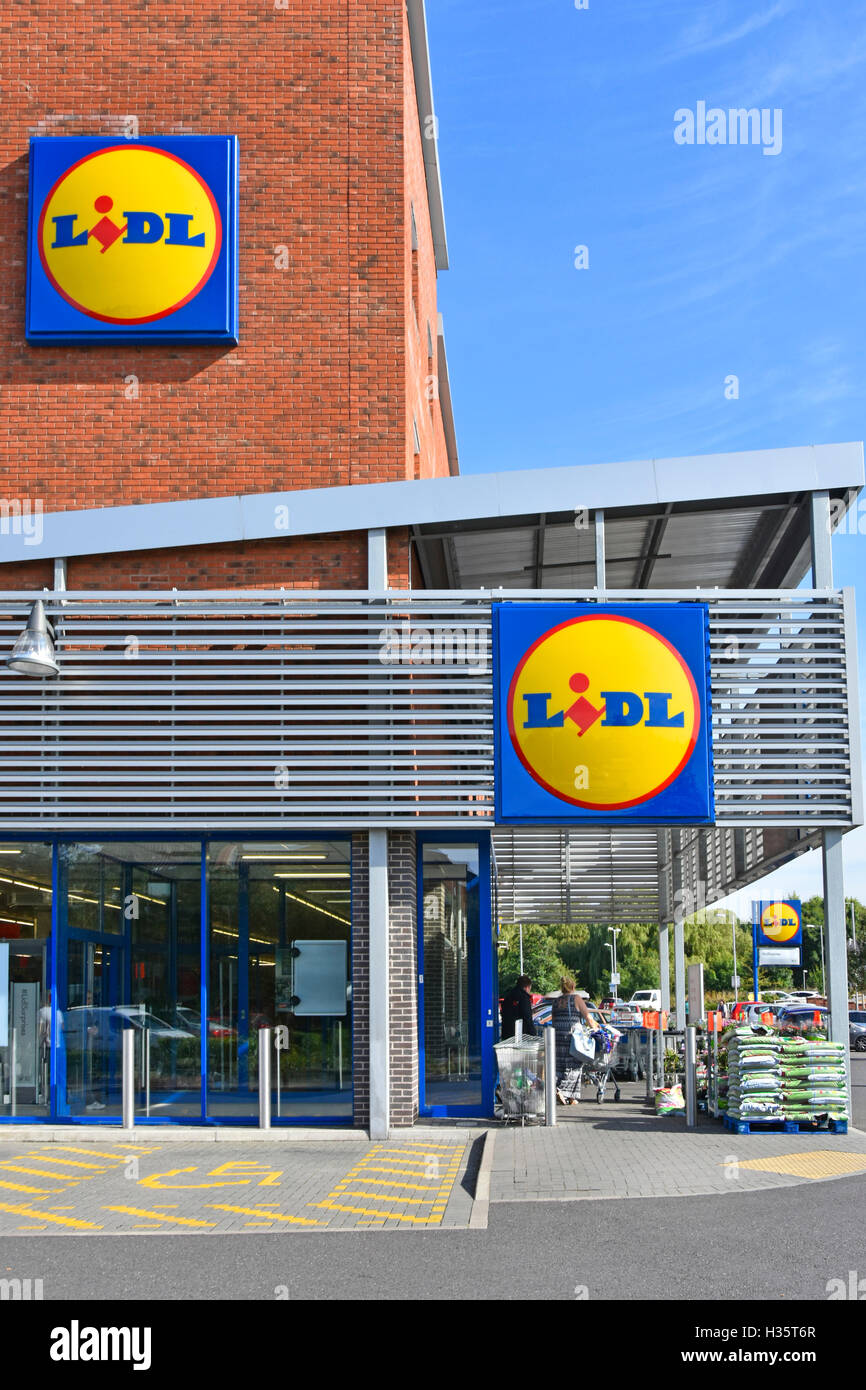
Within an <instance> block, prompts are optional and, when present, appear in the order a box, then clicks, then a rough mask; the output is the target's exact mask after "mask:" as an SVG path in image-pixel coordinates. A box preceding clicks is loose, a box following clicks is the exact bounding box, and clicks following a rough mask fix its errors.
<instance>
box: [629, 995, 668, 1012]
mask: <svg viewBox="0 0 866 1390" xmlns="http://www.w3.org/2000/svg"><path fill="white" fill-rule="evenodd" d="M628 1002H629V1004H630V1005H632V1006H633V1007H634V1008H636V1009H640V1010H641V1012H642V1013H657V1012H658V1010H659V1009H660V1008H661V1006H662V992H661V990H660V989H636V990H635V992H634V994H633V995H632V997H631V999H629V1001H628Z"/></svg>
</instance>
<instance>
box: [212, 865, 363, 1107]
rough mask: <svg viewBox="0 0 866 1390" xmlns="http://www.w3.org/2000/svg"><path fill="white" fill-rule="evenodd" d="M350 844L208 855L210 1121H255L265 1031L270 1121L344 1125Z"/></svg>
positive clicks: (348, 1065)
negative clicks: (268, 1033) (271, 1040)
mask: <svg viewBox="0 0 866 1390" xmlns="http://www.w3.org/2000/svg"><path fill="white" fill-rule="evenodd" d="M349 859H350V846H349V843H348V841H343V840H339V841H338V840H333V841H332V840H327V841H324V840H323V841H311V842H297V841H288V842H286V843H280V842H261V841H259V842H257V841H249V842H219V843H218V842H213V843H212V844H210V845H209V846H208V916H209V933H208V954H209V969H208V998H209V1005H208V1009H209V1019H208V1048H207V1052H208V1098H207V1115H208V1118H209V1119H211V1120H221V1119H222V1120H226V1119H228V1120H231V1119H236V1120H244V1121H245V1122H246V1123H250V1122H251V1121H253V1120H254V1118H255V1117H256V1116H257V1114H258V1103H259V1097H258V1049H259V1034H260V1029H262V1028H279V1029H280V1032H279V1035H278V1040H279V1042H280V1043H281V1044H282V1045H281V1046H280V1047H279V1048H277V1047H275V1048H274V1052H273V1056H272V1059H271V1076H272V1080H273V1119H274V1122H275V1123H279V1122H286V1121H291V1120H301V1119H303V1120H304V1121H306V1120H312V1121H315V1120H317V1119H321V1120H331V1121H334V1120H345V1121H349V1120H351V1118H352V1105H353V1091H352V1024H351V991H350V988H349V978H350V974H349V972H350V969H351V965H350V962H351V950H350V940H351V886H350V885H351V868H350V862H349Z"/></svg>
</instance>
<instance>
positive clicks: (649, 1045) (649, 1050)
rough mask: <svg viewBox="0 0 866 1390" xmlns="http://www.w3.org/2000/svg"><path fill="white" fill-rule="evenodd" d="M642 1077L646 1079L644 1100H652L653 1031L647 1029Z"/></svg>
mask: <svg viewBox="0 0 866 1390" xmlns="http://www.w3.org/2000/svg"><path fill="white" fill-rule="evenodd" d="M644 1077H645V1079H646V1098H647V1100H652V1098H653V1031H652V1029H651V1028H648V1029H647V1035H646V1069H645V1071H644Z"/></svg>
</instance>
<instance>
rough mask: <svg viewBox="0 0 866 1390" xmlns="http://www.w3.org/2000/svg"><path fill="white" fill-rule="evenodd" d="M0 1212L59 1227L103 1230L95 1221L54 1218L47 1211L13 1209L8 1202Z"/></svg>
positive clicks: (2, 1203)
mask: <svg viewBox="0 0 866 1390" xmlns="http://www.w3.org/2000/svg"><path fill="white" fill-rule="evenodd" d="M0 1211H8V1212H11V1213H12V1215H13V1216H34V1217H35V1218H36V1220H37V1221H56V1222H57V1224H58V1226H75V1227H77V1228H78V1230H88V1231H101V1230H102V1227H101V1226H97V1225H96V1223H95V1222H93V1221H80V1220H79V1219H78V1218H77V1217H75V1216H52V1215H51V1214H50V1212H47V1211H31V1210H30V1208H29V1207H24V1206H20V1207H19V1206H14V1207H13V1206H10V1205H8V1204H7V1203H6V1202H0Z"/></svg>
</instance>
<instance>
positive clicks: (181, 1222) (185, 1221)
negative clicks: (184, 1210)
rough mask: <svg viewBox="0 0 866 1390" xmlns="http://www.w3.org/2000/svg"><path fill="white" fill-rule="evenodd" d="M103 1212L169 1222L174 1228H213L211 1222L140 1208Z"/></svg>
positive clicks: (117, 1208)
mask: <svg viewBox="0 0 866 1390" xmlns="http://www.w3.org/2000/svg"><path fill="white" fill-rule="evenodd" d="M102 1210H103V1211H119V1212H123V1214H124V1216H147V1217H149V1218H150V1220H152V1221H171V1222H172V1223H173V1224H174V1225H176V1226H214V1225H215V1224H216V1223H215V1222H213V1221H197V1220H196V1219H195V1217H192V1216H169V1215H168V1214H167V1213H166V1212H162V1211H143V1210H142V1209H141V1207H103V1208H102Z"/></svg>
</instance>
